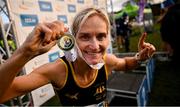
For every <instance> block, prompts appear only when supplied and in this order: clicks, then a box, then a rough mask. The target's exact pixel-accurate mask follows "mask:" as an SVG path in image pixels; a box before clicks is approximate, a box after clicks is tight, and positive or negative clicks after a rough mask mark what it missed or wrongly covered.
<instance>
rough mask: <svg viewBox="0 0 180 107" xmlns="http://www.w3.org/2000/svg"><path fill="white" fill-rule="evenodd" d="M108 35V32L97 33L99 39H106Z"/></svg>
mask: <svg viewBox="0 0 180 107" xmlns="http://www.w3.org/2000/svg"><path fill="white" fill-rule="evenodd" d="M106 37H107V34H106V33H99V34H98V35H97V40H99V41H103V40H104V39H106Z"/></svg>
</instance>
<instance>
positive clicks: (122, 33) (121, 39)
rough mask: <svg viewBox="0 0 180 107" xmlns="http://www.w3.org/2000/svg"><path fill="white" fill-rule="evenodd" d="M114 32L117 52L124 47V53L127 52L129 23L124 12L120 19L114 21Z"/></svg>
mask: <svg viewBox="0 0 180 107" xmlns="http://www.w3.org/2000/svg"><path fill="white" fill-rule="evenodd" d="M116 32H117V33H116V34H117V46H118V50H120V48H123V46H125V51H126V52H129V51H130V49H129V45H130V41H129V37H130V34H131V24H130V23H129V16H128V14H127V13H126V12H124V13H123V15H122V17H120V18H118V19H117V20H116Z"/></svg>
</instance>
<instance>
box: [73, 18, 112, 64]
mask: <svg viewBox="0 0 180 107" xmlns="http://www.w3.org/2000/svg"><path fill="white" fill-rule="evenodd" d="M107 31H108V30H107V24H106V22H105V21H104V20H103V19H102V18H101V17H100V16H98V15H94V16H91V17H89V18H87V20H86V21H85V22H84V23H83V24H82V26H81V28H80V30H79V32H78V33H77V35H76V42H77V45H78V46H79V49H80V50H81V52H82V55H83V57H84V58H85V60H86V61H87V62H88V63H89V64H93V65H94V64H97V63H99V62H100V61H101V60H102V57H103V55H104V53H105V52H106V49H107V47H108V45H109V37H108V34H107Z"/></svg>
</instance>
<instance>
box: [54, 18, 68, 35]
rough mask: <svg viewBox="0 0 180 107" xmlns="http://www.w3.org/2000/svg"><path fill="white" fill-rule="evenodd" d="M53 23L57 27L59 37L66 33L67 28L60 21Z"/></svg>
mask: <svg viewBox="0 0 180 107" xmlns="http://www.w3.org/2000/svg"><path fill="white" fill-rule="evenodd" d="M53 23H55V24H57V25H58V32H59V35H63V34H64V32H67V31H68V29H67V27H66V26H65V25H64V23H63V22H62V21H54V22H53Z"/></svg>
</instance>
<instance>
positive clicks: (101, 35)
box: [0, 8, 155, 106]
mask: <svg viewBox="0 0 180 107" xmlns="http://www.w3.org/2000/svg"><path fill="white" fill-rule="evenodd" d="M97 22H98V23H97ZM71 27H72V29H71V30H72V35H74V38H75V40H76V46H75V47H74V48H75V50H76V51H75V52H77V56H76V60H75V61H69V60H67V59H66V57H62V58H59V59H58V60H56V61H55V62H51V63H47V64H44V65H42V66H40V67H38V68H36V69H34V70H33V71H32V72H31V73H29V74H27V75H22V76H17V77H16V75H17V74H18V73H19V72H20V71H21V69H22V68H23V66H24V65H25V64H26V63H27V62H29V61H30V60H31V59H33V58H34V57H36V56H38V55H41V54H43V53H46V52H48V51H49V50H50V49H51V48H52V47H53V46H54V45H55V44H56V41H57V39H58V38H59V37H60V36H61V35H63V34H64V33H65V32H66V31H67V29H66V28H65V26H64V24H63V23H62V22H60V21H54V22H52V23H40V24H38V25H37V26H36V27H35V28H34V29H33V31H32V32H31V33H30V34H29V36H28V37H27V38H26V40H25V42H24V43H23V44H22V46H20V47H19V48H18V49H17V50H16V51H15V52H14V54H13V55H12V56H11V57H10V58H9V59H8V60H7V61H6V63H4V64H3V65H1V66H0V78H1V81H0V103H2V102H5V101H7V100H9V99H11V98H14V97H16V96H21V95H23V94H25V93H27V92H31V91H33V90H34V89H37V88H39V87H41V86H43V85H46V84H48V83H51V84H52V85H53V87H54V88H55V89H56V90H57V95H58V96H59V98H60V101H61V103H62V105H63V106H89V105H101V106H102V105H107V103H106V101H105V99H106V81H107V79H108V75H110V74H111V73H112V71H128V70H132V69H135V68H136V67H138V66H139V62H141V61H145V60H147V59H149V58H150V57H151V56H152V55H153V53H154V52H155V47H154V46H153V45H152V44H150V43H147V42H145V38H146V34H145V33H144V34H143V35H142V36H141V38H140V40H139V45H138V49H139V50H138V53H137V54H136V55H135V56H132V57H124V58H118V57H116V56H115V55H113V54H108V53H107V48H108V45H109V42H110V35H109V34H110V23H109V19H108V16H107V13H106V12H105V11H104V10H102V9H98V8H87V9H84V10H82V11H81V12H79V13H78V14H77V15H76V17H75V18H74V21H73V23H72V26H71Z"/></svg>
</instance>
